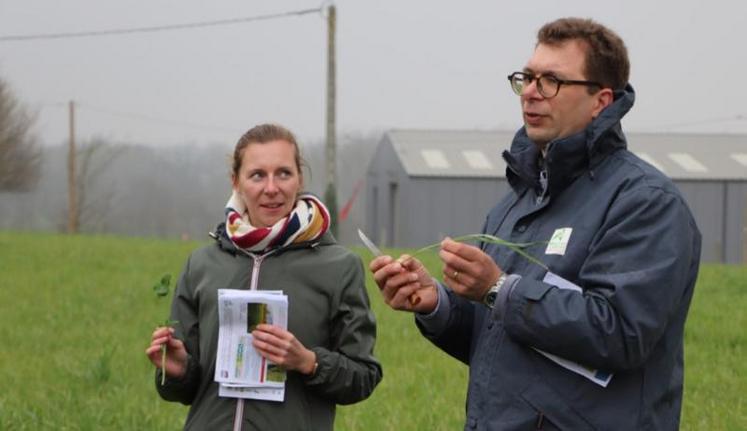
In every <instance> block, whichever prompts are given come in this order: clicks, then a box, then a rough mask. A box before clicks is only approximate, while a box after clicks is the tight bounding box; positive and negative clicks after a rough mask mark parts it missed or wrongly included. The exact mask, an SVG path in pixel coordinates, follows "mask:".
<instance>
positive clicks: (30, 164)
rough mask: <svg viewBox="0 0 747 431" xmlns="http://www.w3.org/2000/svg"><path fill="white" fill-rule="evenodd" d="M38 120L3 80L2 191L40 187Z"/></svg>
mask: <svg viewBox="0 0 747 431" xmlns="http://www.w3.org/2000/svg"><path fill="white" fill-rule="evenodd" d="M34 121H35V118H34V116H33V115H31V114H29V113H28V112H27V111H26V110H25V109H24V108H23V107H22V106H21V105H20V103H19V102H18V100H17V99H16V97H15V95H13V93H12V92H11V90H10V88H9V86H8V84H7V83H6V82H5V81H3V80H2V79H0V191H25V190H29V189H31V188H32V187H33V186H35V185H36V182H37V180H38V177H39V164H40V158H41V152H40V150H39V148H38V146H37V142H36V138H35V137H34V136H32V135H31V126H32V125H33V124H34Z"/></svg>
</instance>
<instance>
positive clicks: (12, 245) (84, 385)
mask: <svg viewBox="0 0 747 431" xmlns="http://www.w3.org/2000/svg"><path fill="white" fill-rule="evenodd" d="M198 245H199V244H198V243H195V242H177V241H162V240H150V239H135V238H120V237H106V236H74V237H67V236H61V235H51V234H39V233H9V232H0V430H40V429H55V430H125V429H126V430H135V429H137V430H173V429H180V428H181V426H182V424H183V422H184V418H185V416H186V412H187V410H186V407H184V406H181V405H179V404H173V403H167V402H164V401H162V400H161V399H160V398H158V396H157V394H156V392H155V389H154V378H153V367H152V365H151V364H150V363H149V362H148V361H147V359H146V358H145V355H144V350H145V347H146V346H147V344H148V340H149V337H150V333H151V331H152V329H153V328H154V326H155V325H156V323H158V322H159V321H162V320H163V319H165V318H166V317H167V314H168V308H169V304H168V300H158V299H157V298H156V297H155V295H154V294H153V292H152V290H151V288H150V286H151V285H152V284H153V283H155V282H156V280H157V279H158V278H159V277H160V276H161V274H163V273H166V272H170V273H173V274H175V275H176V274H178V273H179V271H180V270H181V267H182V264H183V262H184V260H185V258H186V256H187V255H188V253H189V252H190V251H191V250H192V249H194V248H195V247H197V246H198ZM363 256H364V260H366V261H368V259H369V258H370V255H368V254H366V252H363ZM425 260H426V264H427V265H428V266H429V267H431V268H434V269H435V272H434V273H436V274H437V273H438V269H437V268H438V267H439V266H438V262H437V260H436V258H435V255H429V256H425ZM367 283H368V288H369V292H370V295H371V299H372V306H373V308H374V312H375V313H376V316H377V319H378V325H379V326H378V329H379V337H378V340H377V348H376V354H377V356H378V357H379V359H380V360H381V362H382V364H383V366H384V380H383V381H382V383H381V384H380V385H379V387H378V388H377V389H376V391H375V392H374V394H373V395H372V397H371V398H370V399H369V400H367V401H365V402H363V403H360V404H356V405H353V406H347V407H341V408H339V409H338V418H337V423H336V424H337V427H336V428H337V429H339V430H388V429H401V430H424V429H428V430H454V429H461V428H462V427H463V421H464V399H465V392H466V381H467V368H466V367H465V366H463V365H462V364H460V363H458V362H456V361H454V360H452V359H451V358H449V357H447V356H446V355H445V354H443V353H441V352H440V351H439V350H437V349H436V348H434V347H433V346H432V345H430V344H429V343H428V342H427V341H425V340H424V339H423V338H422V337H421V336H420V335H419V333H418V331H417V329H416V328H415V325H414V324H413V322H412V316H411V315H409V314H406V313H400V312H395V311H392V310H390V309H388V308H387V306H386V305H385V304H384V303H383V301H382V300H381V298H380V296H379V293H378V291H377V289H376V288H375V287H374V286H373V282H372V280H371V277H370V275H368V279H367ZM746 307H747V267H744V266H741V267H738V266H715V265H706V266H704V267H703V268H702V270H701V277H700V280H699V284H698V287H697V289H696V294H695V298H694V300H693V304H692V307H691V311H690V318H689V319H688V323H687V328H686V381H685V401H684V407H683V417H682V429H685V430H703V429H708V430H732V429H735V430H736V429H746V428H747V409H746V408H745V404H746V403H747V402H746V401H744V400H745V397H744V396H743V394H744V393H745V392H747V364H746V363H745V355H744V354H745V345H746V344H745V343H747V336H746V335H745V331H744V329H743V328H745V327H747V322H746V321H745V320H747V319H746V318H745V316H747V313H745V311H744V310H745V308H746Z"/></svg>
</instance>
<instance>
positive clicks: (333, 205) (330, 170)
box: [324, 5, 337, 236]
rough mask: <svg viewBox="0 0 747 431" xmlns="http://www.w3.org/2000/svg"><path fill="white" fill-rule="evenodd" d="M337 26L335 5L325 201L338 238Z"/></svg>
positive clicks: (330, 12) (330, 20)
mask: <svg viewBox="0 0 747 431" xmlns="http://www.w3.org/2000/svg"><path fill="white" fill-rule="evenodd" d="M336 25H337V10H336V8H335V5H330V6H329V7H328V8H327V129H326V130H327V144H326V156H327V157H326V159H327V160H326V163H327V189H326V191H325V193H324V200H325V202H326V203H327V207H328V209H329V213H330V216H331V218H332V220H331V229H332V234H333V235H335V236H337V154H336V153H337V132H336V129H337V128H336V125H335V113H336V106H335V98H336V82H335V74H336V73H335V70H336V67H337V66H336V64H337V62H336V58H335V28H336Z"/></svg>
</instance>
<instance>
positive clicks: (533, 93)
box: [521, 79, 543, 99]
mask: <svg viewBox="0 0 747 431" xmlns="http://www.w3.org/2000/svg"><path fill="white" fill-rule="evenodd" d="M521 98H522V99H542V98H543V97H542V94H540V92H539V79H533V80H531V81H530V82H529V83H528V84H526V85H524V88H523V89H522V90H521Z"/></svg>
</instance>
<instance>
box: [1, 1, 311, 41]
mask: <svg viewBox="0 0 747 431" xmlns="http://www.w3.org/2000/svg"><path fill="white" fill-rule="evenodd" d="M319 12H322V8H317V9H303V10H297V11H290V12H281V13H274V14H269V15H257V16H251V17H244V18H228V19H221V20H215V21H199V22H190V23H184V24H168V25H160V26H151V27H134V28H118V29H109V30H92V31H79V32H69V33H46V34H28V35H8V36H0V42H25V41H31V40H48V39H72V38H76V37H96V36H111V35H117V34H132V33H153V32H158V31H171V30H184V29H191V28H204V27H217V26H224V25H234V24H243V23H247V22H253V21H266V20H271V19H277V18H285V17H289V16H300V15H306V14H310V13H319Z"/></svg>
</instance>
